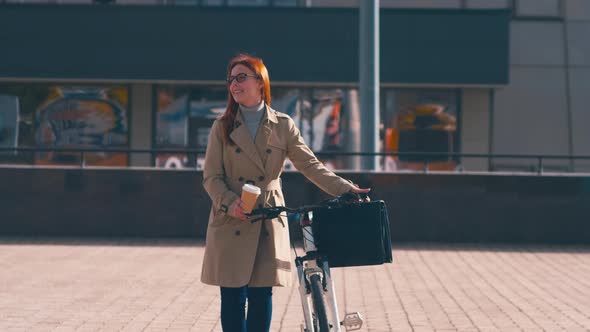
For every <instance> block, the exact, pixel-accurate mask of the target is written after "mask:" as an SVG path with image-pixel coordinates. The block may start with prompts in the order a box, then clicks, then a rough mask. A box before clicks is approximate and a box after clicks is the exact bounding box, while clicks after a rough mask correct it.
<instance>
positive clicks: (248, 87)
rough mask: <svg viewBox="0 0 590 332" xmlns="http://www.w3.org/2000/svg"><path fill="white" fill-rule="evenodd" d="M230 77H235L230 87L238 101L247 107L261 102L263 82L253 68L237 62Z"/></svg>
mask: <svg viewBox="0 0 590 332" xmlns="http://www.w3.org/2000/svg"><path fill="white" fill-rule="evenodd" d="M244 75H246V76H244ZM228 79H233V80H232V81H231V82H230V83H229V87H228V88H229V91H230V93H231V95H232V97H233V98H234V100H235V101H236V103H238V104H240V105H244V106H246V107H254V106H256V105H258V104H260V102H261V101H262V86H263V84H262V81H261V80H260V79H259V78H258V75H256V73H255V72H254V71H253V70H251V69H250V68H248V67H246V66H244V65H242V64H237V65H235V66H234V67H233V68H232V70H231V72H230V74H229V77H228ZM238 81H242V82H238Z"/></svg>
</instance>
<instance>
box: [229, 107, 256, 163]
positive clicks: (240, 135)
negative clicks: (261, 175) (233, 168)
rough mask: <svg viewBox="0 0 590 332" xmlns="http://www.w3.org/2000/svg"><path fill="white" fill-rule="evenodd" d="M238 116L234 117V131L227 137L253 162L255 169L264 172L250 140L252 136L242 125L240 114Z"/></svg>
mask: <svg viewBox="0 0 590 332" xmlns="http://www.w3.org/2000/svg"><path fill="white" fill-rule="evenodd" d="M238 115H239V116H237V117H236V120H235V121H234V130H232V132H231V134H230V135H229V136H230V137H231V139H232V140H233V141H234V143H236V145H237V146H238V147H239V148H241V149H242V151H243V152H244V153H245V154H246V156H248V158H250V160H252V162H254V164H255V165H256V167H258V168H259V169H260V171H262V172H264V164H263V163H262V159H261V158H260V155H259V154H258V149H256V146H255V145H254V141H253V140H252V135H250V133H249V132H248V128H246V125H245V124H244V123H243V120H242V115H241V113H238Z"/></svg>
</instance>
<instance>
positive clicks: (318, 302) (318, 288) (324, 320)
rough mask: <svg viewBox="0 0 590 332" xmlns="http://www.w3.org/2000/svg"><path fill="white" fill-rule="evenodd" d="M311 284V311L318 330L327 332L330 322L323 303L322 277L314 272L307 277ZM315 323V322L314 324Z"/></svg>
mask: <svg viewBox="0 0 590 332" xmlns="http://www.w3.org/2000/svg"><path fill="white" fill-rule="evenodd" d="M309 283H310V286H311V300H312V302H313V311H314V313H315V318H316V320H317V324H318V325H317V327H318V328H319V332H329V331H330V324H329V323H328V316H326V305H325V303H324V295H323V286H322V279H321V278H320V275H319V274H314V275H312V276H311V277H310V278H309ZM314 325H315V324H314Z"/></svg>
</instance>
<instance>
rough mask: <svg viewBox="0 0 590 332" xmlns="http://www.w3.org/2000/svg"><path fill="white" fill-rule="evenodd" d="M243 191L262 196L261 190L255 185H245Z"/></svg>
mask: <svg viewBox="0 0 590 332" xmlns="http://www.w3.org/2000/svg"><path fill="white" fill-rule="evenodd" d="M242 190H245V191H247V192H251V193H253V194H258V195H260V188H258V187H256V186H255V185H252V184H249V183H246V184H244V186H243V187H242Z"/></svg>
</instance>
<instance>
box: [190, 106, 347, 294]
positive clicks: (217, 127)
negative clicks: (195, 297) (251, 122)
mask: <svg viewBox="0 0 590 332" xmlns="http://www.w3.org/2000/svg"><path fill="white" fill-rule="evenodd" d="M265 113H266V114H264V115H263V118H262V120H261V123H260V126H259V127H258V132H257V134H256V141H255V142H254V141H253V140H252V136H251V134H250V132H249V131H248V128H247V126H246V125H245V124H243V123H242V122H243V120H242V116H241V114H238V116H237V117H236V121H235V123H234V130H233V131H232V133H231V138H232V139H233V141H234V142H235V144H236V145H233V146H232V145H230V144H229V143H227V142H225V139H224V137H223V127H222V126H221V120H220V119H217V120H216V121H215V122H214V123H213V126H212V128H211V133H210V135H209V143H208V145H207V152H206V156H205V165H204V172H203V186H204V187H205V190H206V191H207V193H208V194H209V196H210V197H211V200H212V203H213V204H212V208H211V213H210V215H209V225H208V228H207V238H206V247H205V257H204V261H203V270H202V274H201V281H202V282H203V283H206V284H210V285H218V286H223V287H241V286H246V285H248V286H250V287H271V286H289V285H290V283H291V268H292V267H293V264H294V263H292V262H291V252H290V250H289V244H290V243H289V228H288V225H287V219H286V217H281V218H277V219H274V220H266V221H264V222H256V223H250V222H249V221H242V220H239V219H236V218H233V217H230V216H229V215H228V214H227V209H228V207H229V206H230V205H231V204H232V202H233V201H234V200H235V199H236V198H238V196H239V195H240V193H241V187H242V185H243V184H244V183H246V182H247V181H248V182H253V183H254V184H255V185H256V186H258V187H260V188H261V189H262V194H261V195H260V197H259V198H258V201H257V206H275V205H285V201H284V198H283V193H282V190H281V181H280V175H281V172H282V168H283V165H284V162H285V158H287V157H289V159H290V160H291V162H292V163H293V165H294V166H295V168H297V169H298V170H299V171H300V172H302V173H303V174H304V175H305V177H307V178H308V179H309V180H310V181H312V182H313V183H314V184H316V185H317V186H318V187H319V188H321V189H322V190H324V191H325V192H327V193H328V194H331V195H334V196H338V195H341V194H343V193H345V192H347V191H349V190H350V189H351V188H352V187H353V186H352V184H351V183H350V182H349V181H347V180H345V179H343V178H341V177H339V176H337V175H335V174H334V173H333V172H331V171H330V170H328V169H327V168H325V167H324V166H323V165H322V163H321V162H319V161H318V160H317V158H316V157H315V156H314V154H313V152H312V151H311V150H310V149H309V148H308V147H307V145H306V144H305V142H304V141H303V138H302V137H301V135H300V133H299V130H298V129H297V128H296V127H295V123H294V122H293V120H292V119H291V118H290V117H289V116H288V115H286V114H283V113H280V112H277V111H275V110H273V109H272V108H270V107H268V106H267V107H266V110H265Z"/></svg>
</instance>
